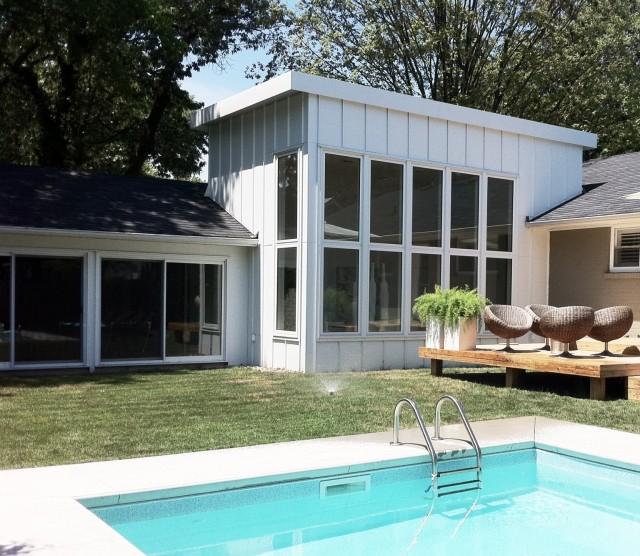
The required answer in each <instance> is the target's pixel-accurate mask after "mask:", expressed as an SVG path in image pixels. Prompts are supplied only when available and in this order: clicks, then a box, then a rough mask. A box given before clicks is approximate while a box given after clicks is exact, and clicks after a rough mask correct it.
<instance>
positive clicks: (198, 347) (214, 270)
mask: <svg viewBox="0 0 640 556" xmlns="http://www.w3.org/2000/svg"><path fill="white" fill-rule="evenodd" d="M221 271H222V267H221V266H220V265H200V264H192V263H186V264H185V263H167V286H166V289H167V294H166V296H167V297H166V305H167V309H166V311H167V317H166V318H167V325H166V328H167V329H166V336H165V338H166V339H165V354H166V356H167V357H187V356H194V355H220V353H221V351H220V350H221V341H220V340H221V338H220V333H221V330H220V305H221V298H220V295H221V285H220V274H221Z"/></svg>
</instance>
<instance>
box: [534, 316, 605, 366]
mask: <svg viewBox="0 0 640 556" xmlns="http://www.w3.org/2000/svg"><path fill="white" fill-rule="evenodd" d="M593 320H594V313H593V309H592V308H591V307H583V306H581V305H576V306H570V307H557V308H555V309H550V310H549V311H547V312H546V313H545V314H544V315H543V316H542V318H541V319H540V330H541V331H542V333H543V334H544V336H545V337H547V338H550V339H552V340H556V341H558V342H562V343H563V344H565V346H564V350H563V351H562V353H561V354H560V355H563V356H569V355H571V353H570V352H569V349H570V346H571V344H572V343H573V342H577V341H578V340H579V339H580V338H584V337H585V336H586V335H587V334H589V332H590V331H591V328H592V327H593Z"/></svg>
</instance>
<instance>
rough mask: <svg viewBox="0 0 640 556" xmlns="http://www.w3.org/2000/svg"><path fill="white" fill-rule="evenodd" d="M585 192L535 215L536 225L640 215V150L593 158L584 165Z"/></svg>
mask: <svg viewBox="0 0 640 556" xmlns="http://www.w3.org/2000/svg"><path fill="white" fill-rule="evenodd" d="M582 168H583V176H582V183H583V189H584V191H583V193H581V194H580V195H578V196H577V197H574V198H573V199H569V200H568V201H565V202H564V203H562V204H560V205H558V206H557V207H554V208H552V209H551V210H548V211H546V212H544V213H543V214H540V215H538V216H536V217H535V218H532V219H531V220H530V222H532V223H535V224H545V223H546V224H552V223H559V222H565V221H572V220H584V219H593V218H606V217H612V216H622V215H632V214H638V215H639V216H640V152H635V153H627V154H619V155H616V156H610V157H608V158H599V159H596V160H590V161H588V162H585V163H584V164H583V167H582Z"/></svg>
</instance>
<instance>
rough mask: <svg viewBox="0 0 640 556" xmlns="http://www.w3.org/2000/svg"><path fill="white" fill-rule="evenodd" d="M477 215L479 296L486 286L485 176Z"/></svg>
mask: <svg viewBox="0 0 640 556" xmlns="http://www.w3.org/2000/svg"><path fill="white" fill-rule="evenodd" d="M478 197H479V199H478V202H479V207H478V211H479V215H478V277H477V287H478V292H479V293H480V294H481V295H485V294H486V291H487V284H486V274H487V272H486V254H487V203H488V198H487V174H486V172H483V173H482V175H481V176H480V192H479V195H478Z"/></svg>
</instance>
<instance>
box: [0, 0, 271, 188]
mask: <svg viewBox="0 0 640 556" xmlns="http://www.w3.org/2000/svg"><path fill="white" fill-rule="evenodd" d="M278 10H279V7H278V5H277V4H272V3H271V1H270V0H246V1H238V2H235V1H224V0H219V1H214V0H190V1H189V2H182V1H180V0H0V103H1V105H2V106H3V117H2V118H0V160H3V161H10V162H18V163H31V164H39V165H47V166H62V167H72V168H86V169H97V170H106V171H111V172H120V173H127V174H131V175H135V174H140V173H142V172H143V171H144V169H145V168H149V167H151V168H153V169H154V171H155V172H157V173H158V174H160V175H175V176H188V175H190V174H192V173H194V172H196V171H197V170H198V169H199V168H200V166H201V164H202V163H201V162H200V161H201V158H202V155H203V154H204V153H205V152H206V137H205V135H204V133H202V132H201V131H197V130H193V129H191V128H190V127H189V125H188V114H189V112H190V111H191V110H193V109H194V108H197V107H199V106H200V105H199V104H197V103H195V102H194V101H193V100H192V99H191V98H190V97H189V95H188V93H187V92H186V91H185V90H183V89H182V88H181V86H180V83H181V80H183V79H185V78H187V77H189V76H190V75H191V74H192V72H194V71H198V70H199V69H200V68H201V67H202V66H204V65H206V64H214V63H220V62H221V60H223V59H224V56H225V55H227V54H229V53H232V52H234V51H237V50H238V49H240V48H245V47H249V48H252V47H257V46H258V45H260V44H261V43H262V41H263V39H264V36H263V32H264V30H265V29H267V28H268V27H269V25H270V24H271V23H272V22H273V21H274V20H275V19H276V18H277V17H278V15H279V11H278Z"/></svg>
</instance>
